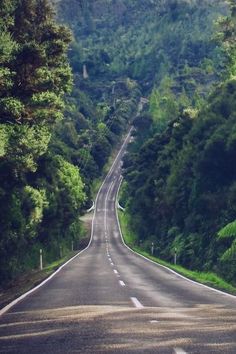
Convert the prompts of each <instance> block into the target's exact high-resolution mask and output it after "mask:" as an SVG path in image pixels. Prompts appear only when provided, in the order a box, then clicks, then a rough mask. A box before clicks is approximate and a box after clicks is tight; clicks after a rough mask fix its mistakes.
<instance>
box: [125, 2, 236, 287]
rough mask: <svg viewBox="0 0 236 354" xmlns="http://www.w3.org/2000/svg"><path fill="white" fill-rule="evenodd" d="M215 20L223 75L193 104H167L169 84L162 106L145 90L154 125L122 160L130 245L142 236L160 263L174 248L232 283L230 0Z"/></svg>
mask: <svg viewBox="0 0 236 354" xmlns="http://www.w3.org/2000/svg"><path fill="white" fill-rule="evenodd" d="M226 24H227V26H226ZM220 25H221V27H220V34H219V37H220V38H221V40H223V48H226V54H225V58H226V62H227V65H226V70H224V76H223V77H224V80H222V82H221V83H220V84H219V85H218V86H217V87H216V88H214V90H212V93H211V94H210V96H209V97H208V98H205V99H204V100H202V102H200V105H199V104H198V103H199V101H194V99H192V100H191V101H190V103H191V105H189V106H185V107H184V106H183V105H182V98H181V96H179V99H178V97H177V99H176V100H175V101H174V102H173V97H172V95H173V90H172V91H169V93H168V91H167V89H168V87H167V89H166V91H165V92H166V95H165V101H164V105H162V104H161V101H160V100H161V99H163V95H160V94H158V92H157V93H156V92H154V93H153V94H152V96H151V100H150V111H149V114H150V115H151V118H152V119H153V120H154V129H153V125H152V129H150V128H149V139H148V140H147V139H145V142H144V143H143V144H142V145H141V146H140V143H139V142H140V140H139V135H140V133H139V132H138V131H137V133H136V135H137V138H136V143H134V144H133V146H132V147H131V149H130V150H131V151H130V155H129V156H128V157H127V158H126V161H125V165H124V166H125V179H126V182H127V183H126V190H125V191H124V194H125V199H126V209H127V210H128V212H129V214H130V215H131V216H132V218H130V220H131V228H132V230H133V232H135V233H137V236H138V240H137V244H138V243H139V242H140V240H143V244H144V248H145V249H146V250H147V249H150V244H151V243H152V242H154V243H155V245H156V252H157V254H158V255H159V256H160V257H161V258H163V259H165V260H167V261H170V260H171V259H173V253H174V250H175V249H176V250H177V253H178V260H179V263H180V264H181V265H183V266H185V267H188V268H190V269H192V270H198V271H205V272H211V271H214V272H217V273H218V274H220V275H221V276H223V277H225V278H226V279H227V280H228V281H231V282H232V283H233V284H236V283H235V282H236V273H235V231H234V227H235V225H234V220H235V216H236V215H235V212H236V211H235V175H236V171H235V167H234V166H235V144H234V141H235V112H236V106H235V99H236V96H235V92H236V81H235V62H236V56H235V46H234V43H235V5H234V3H233V2H232V3H231V17H227V18H224V19H222V20H221V21H220ZM160 90H162V92H163V89H162V88H160V89H159V92H160ZM153 95H154V97H153ZM153 101H155V102H157V103H155V102H154V103H153ZM153 105H154V106H155V107H157V108H155V107H154V109H153ZM181 105H182V109H181ZM157 109H158V111H157ZM156 116H157V117H158V118H159V121H160V122H159V123H158V125H157V127H155V119H156V118H155V117H156ZM163 122H164V123H165V124H164V123H163ZM158 126H159V129H158ZM123 198H124V197H123ZM227 223H230V224H229V225H228V226H226V227H225V228H223V229H222V227H224V226H225V225H226V224H227ZM220 229H222V230H221V231H220V232H219V236H218V231H219V230H220Z"/></svg>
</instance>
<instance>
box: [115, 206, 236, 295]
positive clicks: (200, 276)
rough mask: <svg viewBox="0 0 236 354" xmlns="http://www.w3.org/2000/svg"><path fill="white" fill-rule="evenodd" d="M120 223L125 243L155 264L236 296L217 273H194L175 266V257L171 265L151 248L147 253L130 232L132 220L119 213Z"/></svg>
mask: <svg viewBox="0 0 236 354" xmlns="http://www.w3.org/2000/svg"><path fill="white" fill-rule="evenodd" d="M119 222H120V225H121V230H122V235H123V237H124V242H125V243H126V245H127V246H129V247H131V248H132V249H133V250H134V251H135V252H137V253H139V254H141V255H142V256H144V257H146V258H148V259H150V260H151V261H153V262H156V263H158V264H160V265H162V266H164V267H167V268H169V269H172V270H174V271H175V272H177V273H179V274H181V275H183V276H185V277H187V278H188V279H191V280H194V281H197V282H199V283H201V284H204V285H207V286H211V287H213V288H215V289H219V290H223V291H227V292H229V293H231V294H234V295H235V294H236V287H234V286H232V285H231V284H230V283H228V282H226V281H225V280H224V279H223V278H221V277H219V276H218V275H217V274H215V273H209V272H199V271H192V270H189V269H186V268H184V267H182V266H180V265H178V264H174V263H173V261H174V257H173V261H172V262H171V263H170V262H166V261H164V260H163V259H160V258H158V257H157V256H153V255H151V248H149V249H147V247H146V251H145V249H144V247H143V244H142V242H140V241H139V245H138V246H137V238H136V235H135V234H134V233H133V231H132V230H130V226H129V225H130V220H129V218H128V217H127V215H126V213H124V212H119ZM154 251H155V249H154ZM155 253H156V251H155Z"/></svg>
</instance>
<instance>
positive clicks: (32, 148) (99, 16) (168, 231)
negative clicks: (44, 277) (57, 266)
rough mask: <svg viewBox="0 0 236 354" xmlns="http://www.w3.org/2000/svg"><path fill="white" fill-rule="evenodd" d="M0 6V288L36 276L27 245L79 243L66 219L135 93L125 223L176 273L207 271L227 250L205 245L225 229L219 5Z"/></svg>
mask: <svg viewBox="0 0 236 354" xmlns="http://www.w3.org/2000/svg"><path fill="white" fill-rule="evenodd" d="M0 5H1V6H0V119H1V121H0V219H1V223H0V237H1V239H0V269H1V274H0V282H4V281H5V280H9V279H11V278H13V277H15V276H17V275H18V274H19V273H21V272H24V271H25V270H26V269H31V268H35V267H37V266H38V254H39V249H40V248H42V249H43V252H44V259H45V262H51V261H53V260H55V259H57V258H58V257H59V256H60V255H61V253H63V254H66V253H68V251H69V249H71V244H72V242H73V243H74V245H80V243H81V239H82V238H83V231H82V229H81V224H80V220H79V216H80V215H81V214H83V212H84V211H85V210H86V209H87V208H88V207H89V206H90V205H91V202H92V185H93V183H94V181H95V180H96V178H98V177H99V176H101V174H102V170H103V168H104V166H105V164H106V162H107V161H108V158H109V156H110V154H111V152H112V149H113V148H114V147H115V146H116V145H117V144H118V143H119V141H120V139H121V136H122V135H123V134H124V133H125V132H126V130H127V127H128V125H129V124H130V123H131V122H133V118H134V117H135V116H136V113H137V106H138V102H139V99H140V97H141V96H146V97H148V99H149V105H146V110H144V112H143V114H142V115H141V116H139V117H137V118H136V119H135V121H134V125H135V127H136V140H135V143H134V144H133V146H132V147H131V152H130V154H129V155H127V159H126V162H125V166H126V172H125V174H126V181H127V184H126V189H125V190H124V195H125V202H126V203H127V207H126V209H127V212H128V214H129V215H131V216H132V220H133V223H132V225H131V226H132V228H133V229H134V231H135V233H136V234H137V238H142V239H143V240H144V241H145V242H144V245H145V247H146V248H147V249H148V248H149V244H150V242H153V240H154V241H155V242H156V243H158V245H159V251H158V252H159V253H160V255H161V256H162V257H165V258H168V255H169V254H170V252H169V250H172V249H173V247H175V246H176V247H178V249H179V255H180V256H179V260H180V261H181V262H182V263H183V264H185V265H188V266H192V267H199V268H200V265H201V266H202V264H205V268H206V269H213V268H214V267H215V266H216V264H218V263H217V262H218V259H219V258H220V257H221V256H222V257H225V256H224V255H225V252H227V249H228V248H227V247H230V245H231V244H230V241H229V240H227V241H225V240H224V241H223V243H219V244H218V243H217V247H216V246H215V244H216V241H215V240H216V236H215V235H216V231H217V230H218V228H220V227H221V226H224V225H225V224H226V223H227V222H229V221H232V220H233V219H234V211H233V208H230V206H231V205H233V200H234V197H233V195H234V194H233V190H234V187H233V180H234V169H233V167H232V166H233V147H234V129H233V117H234V114H235V113H234V112H235V110H234V105H233V102H234V91H235V85H234V82H233V81H232V82H226V83H224V84H222V85H221V86H219V87H218V89H217V90H218V91H216V92H215V93H213V94H212V95H211V96H210V98H209V100H208V98H207V97H208V95H209V93H210V92H211V91H212V90H213V88H214V87H215V85H217V84H218V85H219V84H220V82H221V81H222V82H223V81H226V79H227V78H228V79H229V77H230V75H233V72H234V70H235V67H234V61H233V59H232V58H233V56H232V50H231V48H232V43H234V39H235V38H234V37H232V32H233V31H234V27H233V26H234V23H233V22H231V21H230V19H229V18H226V19H225V20H221V21H219V18H220V17H221V16H228V15H229V14H230V9H229V5H228V2H227V1H223V0H222V1H218V0H208V1H201V0H192V1H190V0H170V1H165V0H127V1H124V0H63V1H62V0H57V1H49V0H14V1H11V0H1V1H0ZM232 6H233V5H232ZM231 10H232V13H234V10H233V8H232V9H231ZM217 22H218V24H217ZM219 22H221V25H220V24H219ZM232 38H233V39H232ZM207 100H208V101H207ZM219 112H220V113H219ZM205 117H207V119H205ZM226 120H227V121H226ZM195 122H196V123H195ZM220 127H221V128H222V131H221V129H220ZM223 132H224V133H223ZM222 134H223V135H222ZM227 134H228V135H227ZM220 136H221V140H222V139H223V137H226V136H227V140H225V141H224V143H223V142H222V141H221V140H220ZM222 146H223V151H224V152H225V151H227V154H229V155H227V156H226V155H224V154H223V153H222V150H221V147H222ZM211 148H212V150H211ZM202 150H203V152H206V154H208V155H206V156H205V155H204V153H203V152H202ZM219 152H220V153H219ZM216 155H217V156H218V155H219V158H221V160H220V161H221V162H222V163H224V165H223V167H222V165H221V164H220V162H219V161H218V160H217V159H216V158H215V157H216ZM147 162H148V163H147ZM185 163H186V165H184V164H185ZM191 163H193V165H191ZM230 164H232V166H231V167H230ZM199 166H200V167H201V168H200V167H199ZM209 166H210V168H209V169H208V167H209ZM199 169H200V170H199ZM223 169H226V170H227V171H229V174H227V178H226V177H225V178H223V177H224V173H222V170H223ZM208 170H209V171H211V172H209V173H210V174H211V177H212V178H213V177H214V178H215V179H212V180H210V179H208V177H207V175H206V174H205V171H208ZM219 170H221V173H222V174H221V175H220V176H218V175H217V173H216V172H218V171H219ZM185 172H186V174H185ZM221 177H222V178H221ZM186 179H188V180H186ZM179 181H181V183H182V184H181V183H180V182H179ZM211 186H212V187H211ZM213 186H214V188H215V189H213ZM136 193H138V195H139V196H142V199H139V198H136V195H137V194H136ZM201 193H202V196H203V197H204V198H207V197H208V199H207V200H209V207H207V203H206V201H205V199H204V198H203V200H202V199H201V197H199V196H201ZM209 193H210V194H209ZM217 198H218V199H217ZM230 198H231V199H230ZM217 201H220V202H221V204H217ZM210 205H213V206H216V205H217V207H216V209H217V210H216V211H217V212H216V213H214V212H211V213H210V212H209V213H208V212H207V211H208V210H211V206H210ZM203 206H204V207H206V210H207V211H204V210H205V209H204V208H203ZM222 208H223V209H224V212H221V210H222ZM175 211H176V213H175ZM213 215H215V216H216V217H215V218H214V217H213ZM204 218H207V222H206V220H205V219H204ZM213 219H214V220H213ZM151 222H152V224H151ZM200 225H201V227H200ZM173 230H174V231H173ZM189 240H190V241H189ZM137 243H139V241H138V239H137ZM193 245H194V247H195V248H194V247H193ZM209 245H210V246H209ZM200 246H201V247H200ZM216 248H217V251H216V252H215V250H216ZM188 249H190V251H186V250H188ZM196 249H197V250H199V252H201V255H202V258H200V257H198V255H197V251H196ZM191 252H192V253H191ZM194 252H195V253H194ZM182 254H185V255H189V256H186V258H184V257H182ZM191 254H193V255H194V260H195V261H194V263H193V262H192V259H193V257H192V256H191ZM196 255H197V256H196ZM181 257H182V258H181ZM227 264H228V263H227ZM225 269H226V271H227V269H228V268H227V267H224V270H225ZM217 270H219V271H221V270H220V268H219V267H218V266H217ZM226 271H225V272H226ZM231 271H232V270H231V268H230V272H231ZM230 272H229V274H231V273H232V272H231V273H230ZM230 277H231V279H232V276H230Z"/></svg>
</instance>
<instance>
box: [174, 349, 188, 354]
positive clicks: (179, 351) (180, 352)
mask: <svg viewBox="0 0 236 354" xmlns="http://www.w3.org/2000/svg"><path fill="white" fill-rule="evenodd" d="M174 353H175V354H187V352H185V351H184V350H183V349H181V348H175V349H174Z"/></svg>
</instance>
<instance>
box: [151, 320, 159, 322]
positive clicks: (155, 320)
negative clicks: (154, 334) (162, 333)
mask: <svg viewBox="0 0 236 354" xmlns="http://www.w3.org/2000/svg"><path fill="white" fill-rule="evenodd" d="M159 322H160V321H157V320H151V321H150V323H159Z"/></svg>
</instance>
